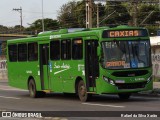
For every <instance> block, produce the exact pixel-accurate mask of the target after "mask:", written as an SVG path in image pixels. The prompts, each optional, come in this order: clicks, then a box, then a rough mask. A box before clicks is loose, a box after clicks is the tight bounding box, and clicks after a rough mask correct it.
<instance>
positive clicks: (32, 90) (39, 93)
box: [28, 79, 46, 98]
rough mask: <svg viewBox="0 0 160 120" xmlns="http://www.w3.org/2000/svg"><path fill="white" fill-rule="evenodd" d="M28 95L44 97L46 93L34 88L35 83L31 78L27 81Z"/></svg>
mask: <svg viewBox="0 0 160 120" xmlns="http://www.w3.org/2000/svg"><path fill="white" fill-rule="evenodd" d="M28 89H29V95H30V97H32V98H39V97H44V96H45V95H46V93H45V92H43V91H37V90H36V84H35V82H34V80H33V79H31V80H30V81H29V83H28Z"/></svg>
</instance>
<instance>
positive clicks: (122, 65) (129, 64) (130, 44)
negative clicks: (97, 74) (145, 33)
mask: <svg viewBox="0 0 160 120" xmlns="http://www.w3.org/2000/svg"><path fill="white" fill-rule="evenodd" d="M102 49H103V50H102V64H103V67H104V68H107V69H127V68H143V67H149V66H150V43H149V40H143V41H117V40H116V41H111V42H108V41H106V42H102Z"/></svg>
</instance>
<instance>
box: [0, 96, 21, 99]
mask: <svg viewBox="0 0 160 120" xmlns="http://www.w3.org/2000/svg"><path fill="white" fill-rule="evenodd" d="M0 98H5V99H21V98H17V97H6V96H0Z"/></svg>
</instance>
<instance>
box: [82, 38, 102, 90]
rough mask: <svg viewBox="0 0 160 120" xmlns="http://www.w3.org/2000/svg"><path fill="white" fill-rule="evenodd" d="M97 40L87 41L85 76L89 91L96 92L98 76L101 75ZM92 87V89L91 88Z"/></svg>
mask: <svg viewBox="0 0 160 120" xmlns="http://www.w3.org/2000/svg"><path fill="white" fill-rule="evenodd" d="M97 47H98V41H97V40H87V41H85V76H86V86H87V92H94V91H95V89H94V88H95V87H96V78H97V77H99V63H98V55H97ZM90 87H92V88H93V89H92V91H91V90H90V89H89V88H90Z"/></svg>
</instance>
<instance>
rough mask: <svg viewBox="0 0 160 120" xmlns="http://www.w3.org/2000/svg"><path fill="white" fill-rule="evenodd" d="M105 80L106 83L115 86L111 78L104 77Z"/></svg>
mask: <svg viewBox="0 0 160 120" xmlns="http://www.w3.org/2000/svg"><path fill="white" fill-rule="evenodd" d="M103 80H104V81H106V82H108V83H109V84H111V85H115V83H114V81H113V80H111V79H109V78H107V77H105V76H103Z"/></svg>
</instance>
